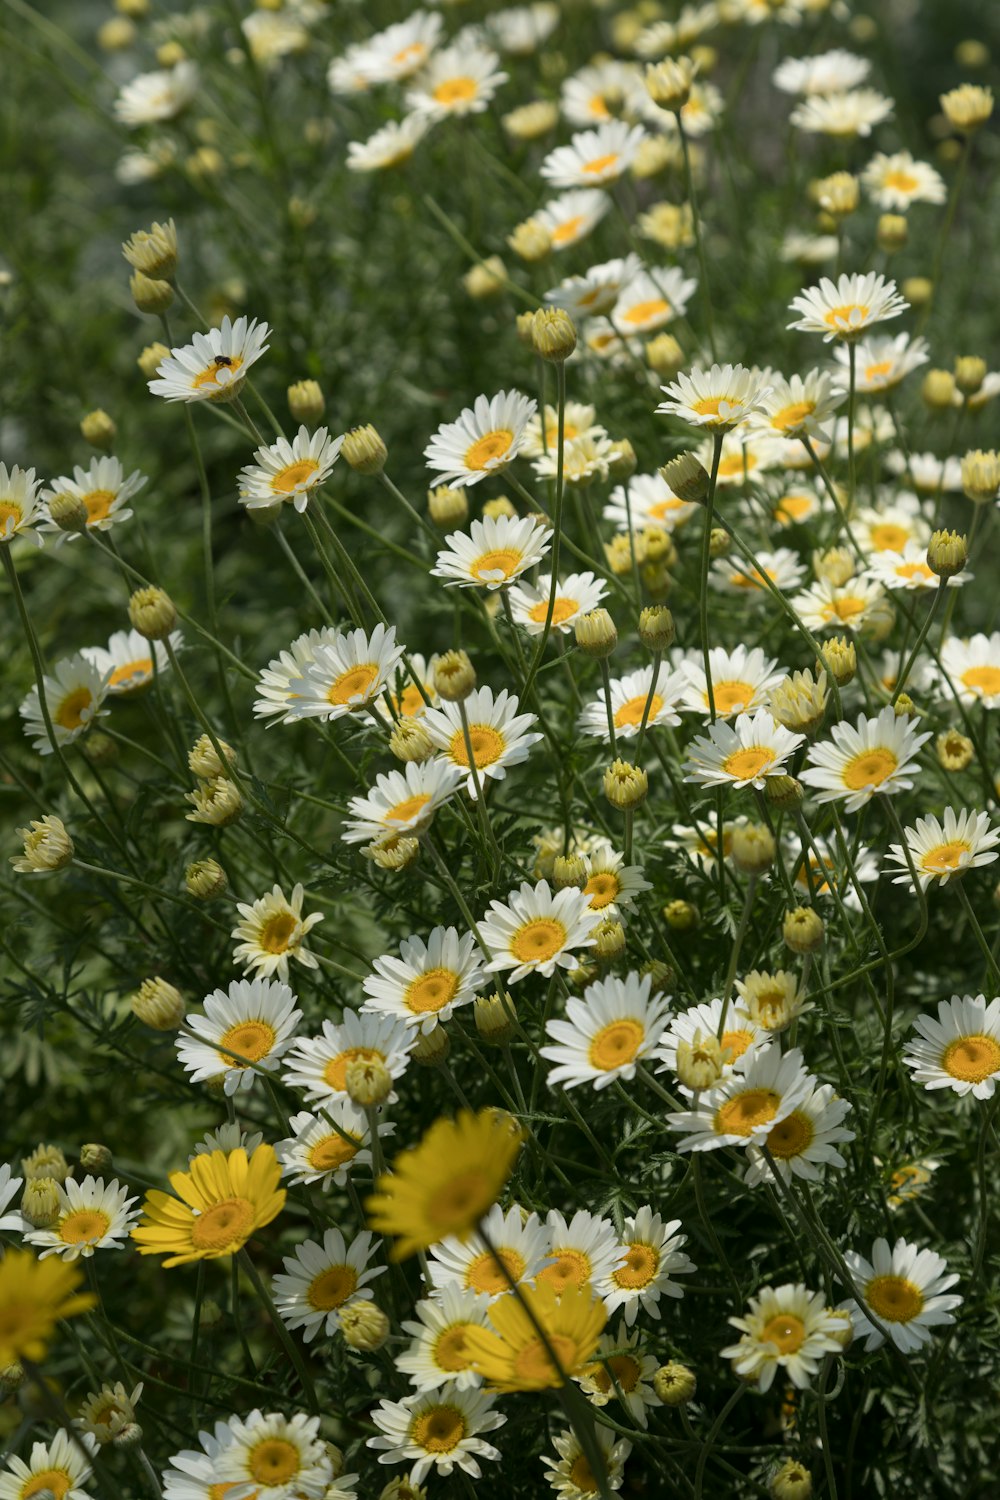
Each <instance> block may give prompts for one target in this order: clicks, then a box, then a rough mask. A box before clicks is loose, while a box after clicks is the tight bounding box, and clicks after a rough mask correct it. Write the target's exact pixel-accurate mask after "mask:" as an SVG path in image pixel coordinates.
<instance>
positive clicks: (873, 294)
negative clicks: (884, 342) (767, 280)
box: [788, 271, 910, 343]
mask: <svg viewBox="0 0 1000 1500" xmlns="http://www.w3.org/2000/svg"><path fill="white" fill-rule="evenodd" d="M909 305H910V304H909V303H908V302H907V301H906V299H905V298H903V297H901V296H900V295H899V293H898V292H897V291H896V283H895V282H894V281H886V279H885V277H884V276H877V275H876V274H875V273H874V272H873V271H869V272H868V274H867V275H866V276H848V275H846V274H845V275H843V276H840V277H838V279H837V280H836V281H831V280H830V278H829V276H824V277H823V278H822V279H821V280H820V283H819V285H818V286H811V287H809V288H808V289H807V290H806V291H804V292H801V293H800V294H799V296H798V297H793V298H792V301H791V304H790V308H791V311H792V312H797V313H801V317H800V318H799V320H798V322H797V323H789V325H788V327H789V328H797V329H799V330H800V331H801V332H803V333H821V334H822V335H823V338H824V340H825V342H826V343H829V342H830V340H831V339H848V340H851V339H857V338H860V337H861V335H862V334H863V333H866V332H867V330H868V329H869V328H871V326H872V325H873V324H874V323H882V322H884V321H885V320H886V319H887V318H898V317H899V315H900V313H902V312H905V311H906V309H907V308H908V307H909Z"/></svg>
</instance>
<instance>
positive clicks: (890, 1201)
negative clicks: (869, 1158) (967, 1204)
mask: <svg viewBox="0 0 1000 1500" xmlns="http://www.w3.org/2000/svg"><path fill="white" fill-rule="evenodd" d="M873 1160H874V1162H875V1164H876V1166H881V1162H880V1161H879V1159H878V1157H877V1156H876V1157H874V1158H873ZM940 1165H941V1163H940V1162H939V1161H934V1160H932V1159H931V1158H930V1157H927V1156H925V1157H923V1158H922V1160H920V1161H908V1162H904V1163H903V1165H902V1166H901V1167H897V1169H896V1170H895V1172H893V1173H892V1174H891V1176H890V1177H889V1181H888V1186H889V1188H890V1189H891V1190H892V1191H891V1192H889V1193H888V1194H887V1196H886V1200H885V1203H886V1207H887V1208H891V1209H897V1208H902V1206H903V1204H904V1203H909V1202H911V1201H912V1200H913V1199H914V1198H919V1197H920V1196H921V1194H922V1193H923V1192H924V1191H925V1190H926V1189H927V1188H928V1187H929V1185H930V1182H931V1179H932V1177H933V1175H934V1173H935V1172H936V1171H937V1169H938V1167H939V1166H940Z"/></svg>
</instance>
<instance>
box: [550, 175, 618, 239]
mask: <svg viewBox="0 0 1000 1500" xmlns="http://www.w3.org/2000/svg"><path fill="white" fill-rule="evenodd" d="M610 206H611V200H610V198H609V197H608V195H607V193H602V192H601V190H600V188H578V189H577V190H576V191H574V192H569V193H562V194H561V195H560V196H559V197H558V198H553V199H551V200H550V201H549V202H548V203H546V204H545V205H544V207H543V208H540V209H539V210H538V211H537V213H536V214H535V218H536V219H538V220H539V221H540V222H541V223H542V224H544V226H545V228H546V229H547V230H548V231H549V234H550V235H551V237H552V248H553V250H557V251H558V250H568V249H569V248H570V246H571V245H577V244H579V242H580V241H581V240H583V239H586V237H587V235H588V234H590V233H591V232H592V231H593V230H594V229H596V228H597V226H598V224H599V223H600V222H601V220H602V219H603V218H604V215H605V214H606V213H607V211H608V209H609V208H610Z"/></svg>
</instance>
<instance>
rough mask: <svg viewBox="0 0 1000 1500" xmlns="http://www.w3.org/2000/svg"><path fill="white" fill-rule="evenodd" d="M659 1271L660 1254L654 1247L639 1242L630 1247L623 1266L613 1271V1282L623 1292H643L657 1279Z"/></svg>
mask: <svg viewBox="0 0 1000 1500" xmlns="http://www.w3.org/2000/svg"><path fill="white" fill-rule="evenodd" d="M659 1269H660V1252H659V1251H658V1250H655V1249H654V1248H653V1246H652V1245H645V1244H643V1243H642V1241H641V1240H637V1241H636V1242H635V1244H633V1245H629V1247H628V1251H627V1253H626V1256H625V1259H624V1261H623V1262H622V1264H621V1265H620V1266H618V1267H617V1269H616V1270H614V1271H612V1273H611V1280H612V1281H613V1282H614V1283H615V1286H619V1287H621V1288H622V1290H623V1291H630V1292H634V1291H641V1289H642V1288H643V1287H646V1286H649V1284H650V1282H652V1281H654V1280H655V1279H656V1273H657V1271H658V1270H659Z"/></svg>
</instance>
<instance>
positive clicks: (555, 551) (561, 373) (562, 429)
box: [523, 360, 566, 701]
mask: <svg viewBox="0 0 1000 1500" xmlns="http://www.w3.org/2000/svg"><path fill="white" fill-rule="evenodd" d="M556 401H557V407H556V413H557V427H556V499H555V505H554V507H553V511H552V527H553V532H552V559H551V561H552V577H551V580H550V583H549V604H548V608H547V610H546V611H545V624H544V626H543V627H542V633H541V635H540V636H539V638H538V648H537V650H536V651H535V657H534V660H533V661H532V663H531V666H530V667H529V668H528V675H527V677H526V678H525V679H524V695H523V696H524V699H525V701H527V698H528V693H529V692H530V690H531V687H532V684H533V683H534V680H535V676H536V674H537V672H538V669H539V667H540V666H541V664H542V659H543V657H544V656H545V647H546V646H547V645H548V640H549V635H550V634H551V631H552V615H553V613H554V611H555V607H556V595H557V593H558V592H559V549H560V544H561V541H562V513H563V497H564V495H565V490H566V484H565V475H564V473H563V461H564V458H565V451H566V366H565V364H564V363H563V362H562V360H560V361H559V363H558V364H557V365H556ZM542 419H543V422H544V413H543V418H542Z"/></svg>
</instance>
